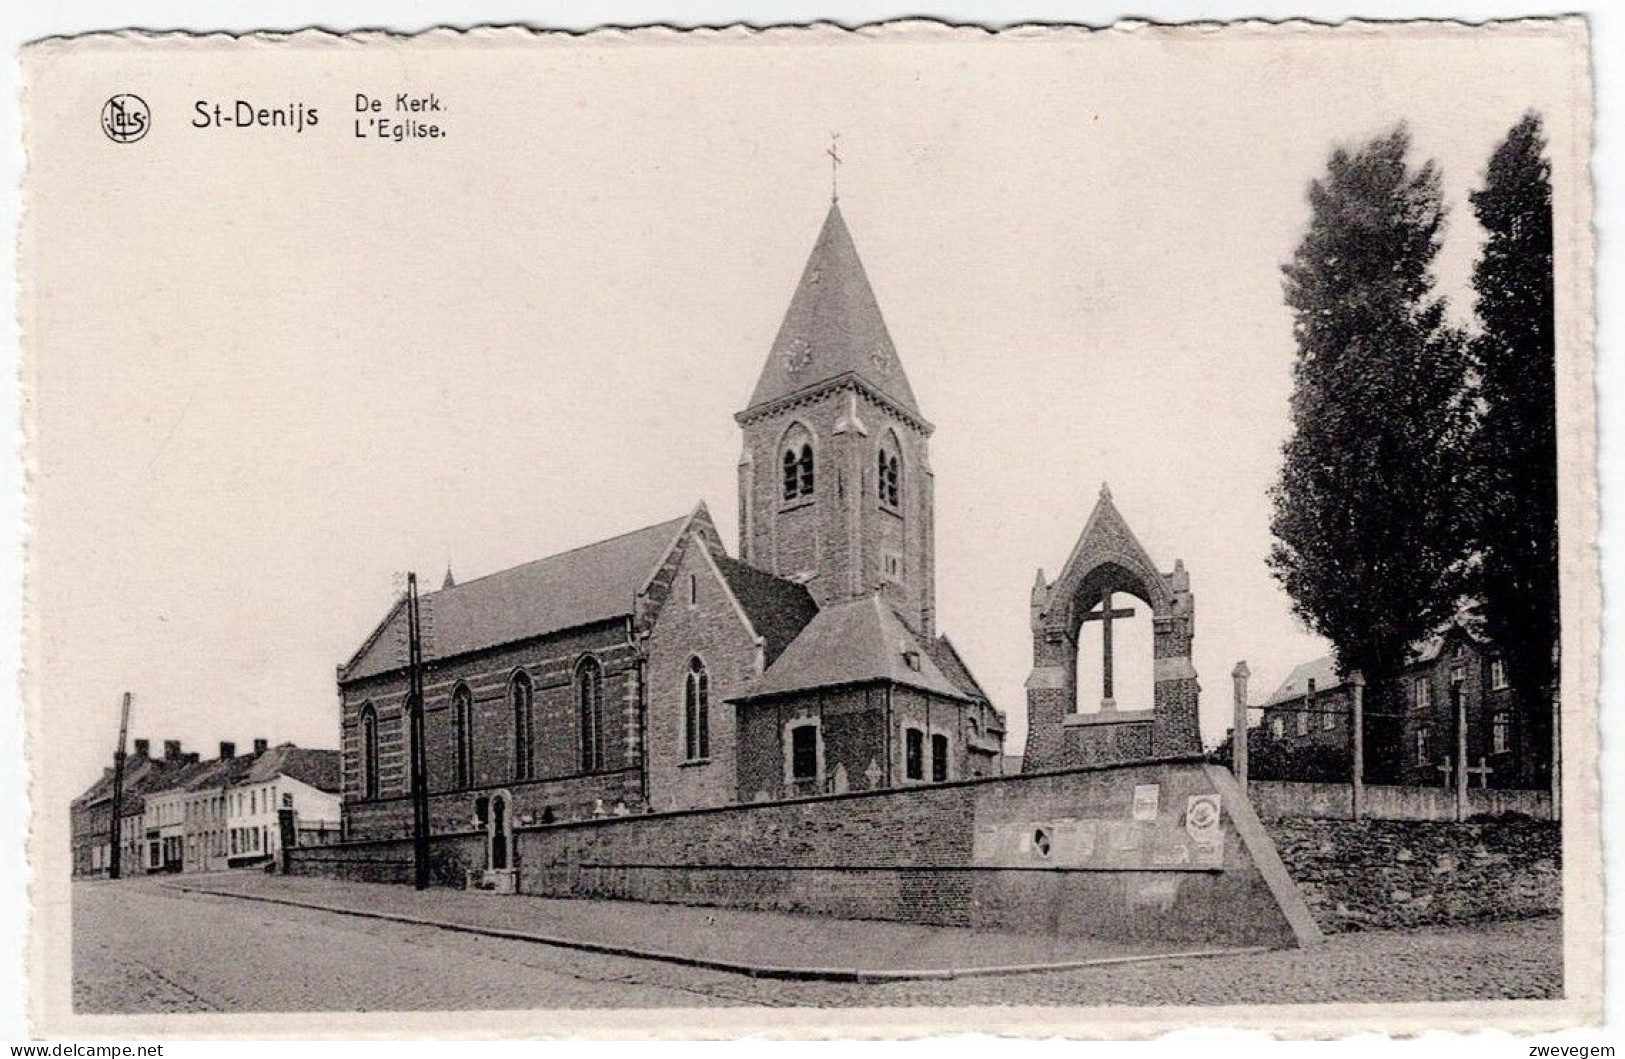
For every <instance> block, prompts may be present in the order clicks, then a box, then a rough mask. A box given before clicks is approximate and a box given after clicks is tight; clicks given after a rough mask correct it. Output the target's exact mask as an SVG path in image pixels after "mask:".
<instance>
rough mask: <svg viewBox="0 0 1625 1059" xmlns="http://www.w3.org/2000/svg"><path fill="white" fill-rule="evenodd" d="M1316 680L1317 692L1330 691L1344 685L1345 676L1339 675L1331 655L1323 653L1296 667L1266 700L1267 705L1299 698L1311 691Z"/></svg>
mask: <svg viewBox="0 0 1625 1059" xmlns="http://www.w3.org/2000/svg"><path fill="white" fill-rule="evenodd" d="M1311 680H1313V681H1314V682H1315V693H1316V694H1319V693H1320V692H1322V691H1330V690H1332V689H1333V688H1340V687H1342V686H1343V678H1342V677H1340V676H1338V675H1337V665H1336V663H1335V662H1333V660H1332V656H1331V655H1322V656H1321V657H1319V658H1316V659H1314V660H1313V661H1310V662H1304V663H1303V664H1302V665H1299V666H1297V667H1295V668H1294V669H1293V670H1292V672H1291V673H1290V674H1289V675H1288V676H1287V678H1286V680H1284V681H1282V682H1281V686H1280V687H1278V688H1276V689H1275V694H1273V695H1271V696H1270V697H1269V698H1268V699H1267V700H1265V702H1264V705H1265V706H1274V705H1276V704H1277V703H1282V702H1289V701H1291V700H1292V699H1299V698H1302V697H1303V696H1305V695H1307V694H1308V693H1309V682H1310V681H1311Z"/></svg>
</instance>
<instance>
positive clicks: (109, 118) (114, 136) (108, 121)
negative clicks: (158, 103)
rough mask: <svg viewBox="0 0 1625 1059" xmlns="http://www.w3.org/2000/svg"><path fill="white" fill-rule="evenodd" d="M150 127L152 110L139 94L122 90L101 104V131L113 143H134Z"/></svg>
mask: <svg viewBox="0 0 1625 1059" xmlns="http://www.w3.org/2000/svg"><path fill="white" fill-rule="evenodd" d="M151 127H152V112H151V111H149V110H148V109H147V101H146V100H144V99H142V98H141V97H140V96H137V95H132V94H130V93H128V92H122V93H120V94H118V95H116V96H114V97H112V98H111V99H109V100H108V101H107V102H106V103H103V104H102V131H103V132H105V133H107V138H108V139H109V140H112V141H113V142H114V143H134V142H135V141H137V140H139V139H141V137H143V136H145V135H146V134H147V130H148V129H149V128H151Z"/></svg>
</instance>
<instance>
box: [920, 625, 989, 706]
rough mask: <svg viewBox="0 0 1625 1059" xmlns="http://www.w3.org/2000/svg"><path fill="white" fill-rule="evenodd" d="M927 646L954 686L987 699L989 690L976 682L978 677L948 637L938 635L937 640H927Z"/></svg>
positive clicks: (973, 696) (971, 695)
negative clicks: (984, 689) (983, 688)
mask: <svg viewBox="0 0 1625 1059" xmlns="http://www.w3.org/2000/svg"><path fill="white" fill-rule="evenodd" d="M925 646H926V649H927V650H928V651H929V652H930V653H931V660H932V661H933V662H935V663H936V664H937V668H938V669H940V670H942V675H943V676H945V677H947V678H948V679H949V681H951V682H952V683H953V686H954V687H956V688H958V689H959V690H960V691H963V692H964V693H965V694H966V695H969V696H970V697H971V698H973V699H983V700H986V699H987V692H985V691H983V690H982V685H980V684H978V683H976V678H975V677H973V676H971V672H970V667H969V666H967V665H965V660H964V659H963V658H960V657H959V651H958V650H957V649H955V647H954V645H953V643H952V642H951V641H949V639H948V637H946V636H938V637H937V638H936V639H935V640H929V641H927V642H926V645H925Z"/></svg>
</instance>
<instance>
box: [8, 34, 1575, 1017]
mask: <svg viewBox="0 0 1625 1059" xmlns="http://www.w3.org/2000/svg"><path fill="white" fill-rule="evenodd" d="M1421 25H1424V26H1425V28H1426V30H1427V31H1429V32H1435V33H1440V34H1448V35H1455V34H1483V33H1497V34H1501V33H1519V32H1535V33H1541V34H1545V33H1547V32H1549V31H1550V27H1551V23H1550V22H1549V21H1547V20H1520V21H1515V22H1503V23H1498V24H1495V25H1492V26H1469V25H1465V24H1462V23H1458V22H1431V23H1425V24H1421ZM1397 28H1400V26H1399V25H1398V24H1396V23H1392V22H1388V23H1381V22H1372V21H1359V22H1350V23H1344V24H1343V25H1341V26H1338V27H1329V26H1327V25H1325V24H1321V23H1317V22H1311V21H1308V20H1302V19H1291V20H1286V21H1283V22H1275V23H1271V22H1265V21H1261V20H1248V21H1245V22H1241V23H1230V24H1223V23H1220V22H1216V21H1213V22H1205V23H1201V24H1197V25H1189V26H1182V27H1174V26H1168V25H1163V24H1153V23H1149V22H1144V21H1138V22H1121V23H1117V24H1115V25H1112V26H1109V27H1107V28H1104V29H1102V28H1090V27H1054V26H1045V25H1021V26H1016V27H1013V28H1011V29H1008V30H1005V31H1003V32H1002V33H1001V34H999V36H1000V37H1002V38H1003V39H1007V40H1008V39H1020V40H1026V41H1041V40H1044V39H1054V40H1069V39H1075V38H1076V37H1077V36H1078V35H1082V34H1100V33H1108V34H1125V35H1127V34H1155V35H1163V34H1181V35H1185V34H1190V33H1235V32H1243V31H1245V32H1268V33H1287V34H1294V35H1300V34H1324V33H1343V34H1346V33H1356V34H1360V35H1372V36H1380V35H1385V34H1387V33H1390V32H1393V31H1394V30H1396V29H1397ZM1405 28H1408V29H1414V28H1419V27H1418V24H1415V23H1412V24H1410V25H1409V26H1407V27H1405ZM990 36H993V34H992V33H990V31H988V30H986V29H984V28H982V27H980V26H975V25H950V24H946V23H942V22H933V21H925V20H908V21H901V22H894V23H889V24H886V25H872V26H864V27H862V28H860V29H857V30H847V29H843V28H841V27H839V26H836V25H833V24H829V23H823V24H814V25H805V26H783V27H773V28H770V29H766V30H761V31H758V30H754V29H751V28H749V27H748V26H745V25H737V24H736V25H727V26H723V27H721V28H715V29H709V28H702V29H695V30H684V29H678V28H673V27H670V26H661V27H655V28H650V29H641V30H632V29H626V28H613V27H612V28H606V29H599V30H593V31H589V32H585V33H581V32H569V31H548V32H538V31H534V30H531V29H529V28H526V27H524V26H516V25H509V26H496V27H489V28H476V29H472V30H457V29H448V28H437V29H431V30H428V31H426V32H423V33H421V34H417V35H415V36H412V35H406V34H400V33H395V32H391V31H385V30H369V31H363V32H359V33H354V34H349V35H340V34H335V33H332V32H329V31H327V30H321V29H304V30H299V31H296V32H292V33H265V32H251V33H246V34H241V35H232V34H225V33H209V34H201V35H193V34H189V33H179V32H159V33H152V32H143V31H127V32H117V33H108V32H97V33H92V34H88V35H85V36H82V37H78V38H74V39H63V38H53V39H49V40H45V41H42V42H40V43H39V44H38V45H37V47H36V51H37V52H38V53H49V52H50V51H52V50H55V49H59V48H73V49H77V48H86V49H100V48H108V49H118V48H125V47H129V46H131V45H132V44H135V45H137V46H141V47H145V48H156V49H167V48H198V47H204V48H234V47H243V46H250V47H258V46H269V47H289V46H297V47H305V46H316V47H327V46H331V47H356V46H372V47H376V46H394V45H398V44H401V43H403V42H409V43H412V44H415V45H430V46H437V47H438V46H456V47H465V48H466V47H470V46H476V47H483V46H510V45H514V44H523V45H524V46H531V47H534V46H566V47H573V46H594V47H596V46H651V45H659V46H670V45H695V44H703V45H707V46H717V45H719V44H720V45H747V46H763V45H764V44H765V45H770V46H774V45H780V44H784V45H792V46H806V45H808V44H819V45H824V46H863V45H865V44H867V43H869V42H870V41H873V40H877V39H881V38H884V39H887V40H896V39H908V40H910V41H911V42H914V43H918V42H921V41H925V42H930V43H936V42H944V43H959V42H963V41H965V40H966V39H967V38H969V37H974V38H987V37H990ZM1583 109H1585V110H1587V111H1588V110H1589V108H1583ZM1583 116H1584V117H1585V118H1589V113H1585V114H1584V115H1583ZM1587 139H1588V137H1584V136H1582V137H1579V138H1578V140H1579V142H1586V141H1587ZM1579 191H1580V203H1579V204H1580V206H1581V207H1582V208H1583V212H1584V213H1585V214H1589V212H1590V203H1591V192H1590V187H1589V185H1587V186H1586V187H1584V188H1581V189H1579ZM1561 225H1562V222H1561V219H1560V220H1559V227H1560V229H1561ZM1568 249H1569V251H1570V253H1569V254H1567V255H1565V254H1564V252H1563V251H1564V248H1563V247H1562V246H1561V245H1560V246H1559V256H1560V258H1565V263H1566V264H1567V265H1568V267H1570V268H1577V269H1579V270H1580V271H1581V272H1583V273H1589V271H1590V267H1591V246H1590V244H1589V243H1587V244H1586V245H1584V246H1582V247H1579V248H1574V247H1570V248H1568ZM1576 249H1577V250H1578V253H1577V254H1576V253H1574V251H1576ZM1581 286H1583V288H1584V290H1583V294H1582V295H1581V297H1580V299H1579V304H1576V305H1574V306H1572V307H1571V308H1572V309H1573V310H1574V311H1573V312H1570V313H1569V314H1567V315H1566V316H1565V315H1564V314H1562V313H1561V312H1560V321H1561V326H1560V346H1561V347H1563V348H1560V354H1559V356H1560V363H1561V370H1562V371H1563V381H1562V382H1560V388H1562V387H1564V386H1566V387H1567V388H1568V390H1569V392H1570V394H1571V397H1570V399H1569V400H1568V401H1567V402H1565V403H1568V404H1570V405H1572V404H1573V399H1572V394H1573V393H1574V392H1575V391H1576V389H1578V391H1579V392H1580V393H1583V394H1585V395H1587V396H1589V394H1590V393H1591V392H1592V390H1591V384H1592V382H1593V370H1594V369H1593V367H1592V363H1591V360H1590V357H1589V356H1586V357H1584V358H1572V357H1570V358H1569V359H1567V360H1565V356H1566V354H1565V352H1564V350H1565V349H1568V348H1572V347H1570V345H1569V344H1570V343H1572V342H1574V341H1575V340H1576V339H1578V340H1580V341H1581V343H1582V345H1589V342H1588V341H1587V339H1588V336H1589V332H1590V330H1591V313H1590V309H1591V305H1592V290H1591V288H1590V286H1589V284H1582V285H1581ZM1559 292H1560V298H1561V296H1562V294H1563V293H1564V291H1563V280H1562V275H1561V272H1560V276H1559ZM1576 293H1580V292H1579V291H1576ZM1582 361H1583V362H1582ZM1569 413H1570V415H1571V416H1573V415H1575V410H1574V409H1573V408H1572V407H1571V408H1570V409H1569ZM1579 418H1580V419H1582V420H1584V422H1571V423H1570V424H1569V425H1570V427H1571V428H1574V429H1570V430H1569V431H1566V432H1565V434H1564V437H1563V439H1562V442H1563V449H1564V460H1565V470H1566V473H1565V488H1566V489H1573V490H1575V491H1577V492H1578V493H1579V494H1580V496H1579V497H1578V498H1576V499H1577V501H1578V504H1579V507H1580V510H1578V511H1576V510H1574V509H1573V508H1572V506H1571V509H1570V510H1569V511H1567V512H1566V516H1567V517H1565V519H1564V524H1563V536H1564V540H1565V543H1567V542H1568V541H1572V540H1576V539H1580V540H1585V541H1588V542H1589V541H1590V540H1592V539H1594V535H1595V530H1596V516H1597V510H1596V507H1595V503H1596V481H1595V479H1594V478H1593V477H1591V475H1590V473H1589V471H1590V468H1592V467H1594V466H1595V462H1594V461H1595V455H1596V449H1595V445H1596V435H1595V433H1594V431H1593V430H1591V429H1590V428H1591V427H1592V423H1591V416H1590V413H1589V409H1588V410H1587V413H1586V414H1585V415H1583V416H1580V417H1579ZM1582 427H1584V428H1587V429H1579V428H1582ZM1576 435H1578V436H1576ZM1576 467H1579V468H1584V469H1585V470H1586V472H1587V473H1583V474H1578V475H1577V474H1575V473H1570V472H1572V471H1573V470H1574V469H1575V468H1576ZM1596 558H1597V557H1596V554H1595V550H1594V549H1592V548H1590V547H1589V546H1588V547H1586V548H1584V549H1579V550H1575V549H1572V548H1569V547H1565V554H1564V586H1565V591H1564V605H1565V624H1564V639H1565V652H1564V670H1565V672H1564V688H1565V691H1566V696H1565V697H1566V698H1570V697H1583V700H1584V701H1590V702H1595V701H1596V691H1597V667H1596V664H1597V659H1598V644H1597V636H1596V629H1597V620H1598V617H1599V616H1600V605H1599V603H1600V601H1599V600H1598V599H1597V598H1596V591H1595V589H1594V588H1593V587H1592V586H1594V585H1595V584H1596V580H1595V579H1596V574H1597V568H1596ZM1582 582H1583V583H1582ZM1577 597H1579V598H1577ZM1571 689H1572V690H1571ZM1575 727H1578V725H1576V724H1574V723H1573V722H1572V721H1571V722H1570V724H1569V726H1568V728H1569V729H1573V728H1575ZM1572 734H1573V733H1572V732H1571V731H1566V732H1565V736H1566V738H1565V743H1566V744H1567V743H1570V742H1572V741H1573V740H1572V739H1571V738H1569V737H1570V736H1572ZM1595 753H1596V747H1595V745H1594V743H1593V744H1592V745H1590V746H1575V747H1572V748H1571V747H1569V746H1565V761H1566V764H1567V766H1568V767H1567V768H1566V770H1565V772H1566V775H1565V783H1566V785H1573V786H1571V789H1570V791H1569V792H1568V793H1567V796H1566V801H1567V802H1568V805H1569V807H1570V811H1569V812H1567V814H1566V816H1565V875H1566V883H1567V884H1569V885H1570V893H1575V892H1576V891H1575V890H1574V888H1573V887H1574V884H1576V883H1578V884H1579V885H1580V887H1581V889H1591V888H1592V887H1593V886H1594V884H1595V882H1596V881H1597V880H1595V879H1577V878H1576V875H1577V874H1578V873H1580V872H1581V871H1582V869H1583V868H1584V867H1585V866H1584V865H1582V864H1577V861H1581V860H1583V859H1584V858H1583V857H1582V856H1579V855H1577V854H1579V853H1580V852H1581V848H1580V847H1579V846H1576V842H1580V843H1581V844H1582V845H1583V844H1584V843H1585V839H1586V836H1585V835H1584V833H1583V832H1584V830H1585V828H1584V827H1583V826H1581V825H1583V824H1588V823H1594V821H1595V819H1596V818H1595V816H1594V815H1593V814H1591V813H1587V812H1585V811H1584V810H1582V811H1580V812H1575V811H1573V810H1574V809H1575V808H1577V806H1576V804H1575V803H1576V802H1579V803H1580V804H1581V805H1588V806H1591V807H1593V808H1595V807H1597V806H1598V805H1599V801H1598V795H1599V792H1598V789H1597V785H1596V782H1595V781H1596V774H1597V773H1596V767H1595ZM1580 817H1585V819H1584V820H1580V819H1578V818H1580ZM1576 831H1579V832H1581V833H1578V834H1576V833H1575V832H1576ZM1591 846H1592V849H1591V852H1593V853H1595V842H1594V840H1593V842H1592V843H1591ZM39 863H40V866H41V868H42V870H44V871H45V872H46V873H47V874H48V875H52V877H54V873H51V872H50V870H49V860H48V857H46V856H41V857H40V861H39ZM1594 896H1596V897H1597V898H1598V901H1597V902H1596V904H1595V907H1594V908H1592V909H1587V911H1588V912H1589V911H1595V912H1596V913H1597V914H1598V915H1599V916H1600V912H1601V906H1600V894H1595V895H1594ZM1565 925H1566V930H1565V937H1566V942H1567V948H1568V950H1569V955H1570V958H1571V963H1570V972H1569V973H1570V984H1571V989H1570V991H1571V998H1570V999H1568V1000H1564V1001H1519V1002H1490V1003H1471V1004H1416V1005H1285V1006H1275V1007H1237V1008H1211V1007H1196V1008H1169V1007H1163V1008H1153V1009H1144V1008H1142V1009H1129V1008H1121V1007H1118V1008H1086V1009H1056V1008H1051V1007H1043V1008H981V1009H975V1008H971V1009H966V1008H959V1009H919V1008H913V1009H909V1008H902V1009H879V1010H875V1011H870V1010H854V1009H828V1010H811V1011H809V1010H795V1011H792V1012H774V1013H773V1016H774V1017H773V1018H772V1019H771V1020H770V1022H764V1021H763V1020H762V1019H761V1018H760V1016H759V1013H758V1012H755V1011H752V1012H740V1011H737V1010H730V1009H724V1010H723V1011H721V1012H718V1011H717V1010H714V1009H705V1010H703V1011H695V1012H672V1011H666V1010H662V1011H658V1012H640V1013H633V1012H627V1011H608V1012H566V1013H561V1012H537V1013H506V1012H505V1013H498V1014H496V1015H494V1016H493V1015H492V1014H480V1015H477V1014H474V1013H466V1012H459V1013H449V1014H448V1013H425V1014H404V1015H403V1014H398V1013H392V1014H388V1015H378V1016H353V1015H340V1014H335V1015H326V1014H316V1015H306V1016H300V1017H297V1018H295V1019H290V1017H289V1016H286V1015H277V1016H270V1015H253V1016H138V1017H125V1016H95V1017H76V1016H70V1017H69V1020H68V1021H65V1022H61V1023H58V1026H59V1027H60V1029H62V1030H71V1031H72V1032H74V1033H75V1034H76V1035H80V1036H85V1035H112V1036H129V1035H131V1034H142V1033H154V1032H155V1033H160V1034H162V1035H165V1036H171V1037H173V1036H177V1035H178V1036H185V1037H197V1038H212V1037H230V1036H243V1035H247V1036H255V1037H261V1036H265V1037H271V1036H275V1037H289V1036H292V1037H310V1036H323V1037H330V1036H356V1035H362V1036H369V1037H370V1036H387V1037H393V1036H397V1035H410V1036H436V1037H443V1036H468V1035H470V1033H471V1032H472V1033H474V1035H476V1036H509V1035H513V1034H515V1033H518V1034H522V1035H541V1036H560V1035H574V1034H578V1033H591V1034H592V1035H594V1036H599V1035H607V1036H616V1037H622V1036H635V1037H636V1036H649V1035H658V1036H691V1035H696V1034H700V1035H704V1036H735V1035H738V1034H740V1033H744V1032H749V1033H751V1034H753V1035H766V1036H771V1037H783V1036H804V1035H808V1034H812V1035H817V1036H824V1035H837V1036H850V1037H868V1036H875V1035H880V1036H897V1035H916V1034H920V1033H924V1032H998V1033H1016V1034H1026V1035H1032V1034H1035V1033H1036V1034H1039V1035H1046V1036H1047V1035H1052V1034H1064V1035H1069V1036H1071V1035H1076V1036H1096V1037H1144V1036H1149V1035H1154V1034H1155V1033H1157V1032H1160V1031H1162V1030H1165V1029H1169V1028H1175V1027H1189V1026H1193V1025H1209V1026H1212V1025H1228V1026H1238V1027H1239V1026H1247V1027H1259V1028H1267V1029H1273V1030H1277V1031H1281V1032H1284V1033H1287V1034H1289V1035H1292V1036H1304V1035H1307V1036H1336V1035H1341V1034H1345V1033H1350V1032H1355V1031H1359V1030H1369V1029H1380V1030H1382V1031H1384V1032H1388V1033H1393V1034H1412V1033H1417V1032H1421V1031H1424V1030H1429V1029H1438V1028H1441V1027H1444V1026H1453V1027H1458V1028H1462V1029H1469V1028H1478V1027H1482V1026H1484V1025H1486V1024H1487V1023H1493V1024H1495V1025H1498V1026H1504V1027H1508V1028H1516V1029H1520V1030H1535V1029H1542V1028H1549V1027H1554V1026H1560V1025H1566V1024H1572V1023H1573V1022H1574V1021H1575V1020H1576V1017H1578V1018H1580V1019H1584V1018H1586V1017H1587V1016H1588V1015H1592V1014H1593V1012H1594V1011H1595V1009H1594V1008H1591V1007H1589V1006H1588V1005H1587V1004H1586V1003H1583V1002H1577V1001H1576V1000H1575V999H1574V998H1573V997H1572V994H1573V993H1574V992H1575V990H1574V988H1573V986H1574V985H1575V984H1576V983H1575V974H1576V972H1581V973H1584V974H1585V975H1586V976H1587V977H1590V978H1592V980H1593V982H1594V976H1593V975H1592V972H1593V971H1596V970H1600V966H1599V967H1596V968H1587V967H1581V966H1576V965H1575V963H1574V957H1576V956H1577V955H1583V954H1581V953H1577V952H1576V950H1577V949H1579V948H1583V945H1577V944H1576V942H1583V941H1584V940H1585V938H1584V937H1583V936H1581V937H1577V935H1591V934H1592V931H1593V930H1595V929H1596V928H1597V927H1598V926H1600V921H1599V922H1597V923H1596V925H1595V926H1593V925H1592V924H1591V923H1576V922H1574V921H1573V920H1572V919H1571V920H1570V921H1569V922H1567V923H1566V924H1565ZM1577 927H1578V928H1579V929H1578V930H1577V929H1576V928H1577ZM1587 928H1590V929H1587ZM31 955H33V956H37V955H39V953H37V952H34V953H31ZM30 963H31V964H34V965H35V966H36V967H37V966H38V964H37V962H36V961H34V960H30ZM1373 1009H1375V1010H1373ZM51 1017H52V1018H53V1019H54V1015H52V1016H51ZM690 1018H696V1019H697V1020H698V1021H694V1022H690V1021H689V1019H690ZM465 1022H466V1023H467V1024H466V1025H464V1023H465ZM606 1023H612V1025H606ZM42 1028H43V1027H42ZM51 1028H53V1029H55V1028H57V1026H53V1027H51ZM606 1030H608V1031H609V1032H607V1033H606V1032H605V1031H606Z"/></svg>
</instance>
